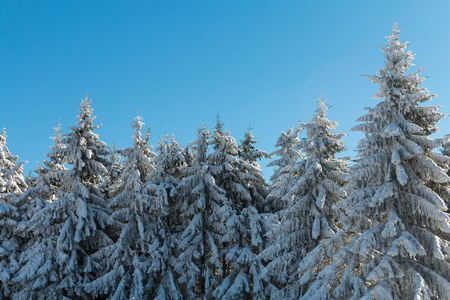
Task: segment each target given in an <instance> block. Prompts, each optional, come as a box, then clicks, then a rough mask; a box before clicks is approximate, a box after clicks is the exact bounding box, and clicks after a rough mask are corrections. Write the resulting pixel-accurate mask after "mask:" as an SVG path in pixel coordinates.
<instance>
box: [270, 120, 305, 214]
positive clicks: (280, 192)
mask: <svg viewBox="0 0 450 300" xmlns="http://www.w3.org/2000/svg"><path fill="white" fill-rule="evenodd" d="M299 133H300V128H296V129H294V128H293V127H290V128H289V130H288V131H286V132H282V133H281V135H280V137H279V138H278V139H277V143H276V144H275V147H276V148H279V149H277V150H275V151H274V152H272V153H270V156H271V157H273V156H278V157H279V158H278V159H275V160H274V161H272V162H270V163H269V164H268V165H267V166H268V167H277V168H276V169H275V171H274V173H273V175H272V176H271V177H270V180H271V181H272V182H271V185H270V187H269V194H268V195H267V200H266V202H267V203H268V205H270V207H271V208H272V211H278V210H280V209H283V208H286V207H288V206H289V205H290V203H289V201H288V202H286V201H285V199H284V198H283V197H284V195H286V194H287V192H288V190H289V187H290V186H291V185H292V183H293V182H294V178H295V177H296V176H299V175H300V173H299V172H301V170H299V169H298V167H299V162H300V161H301V160H302V159H304V155H303V153H301V151H300V150H299V142H300V140H299V138H298V135H299Z"/></svg>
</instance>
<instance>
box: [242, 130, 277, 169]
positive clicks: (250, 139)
mask: <svg viewBox="0 0 450 300" xmlns="http://www.w3.org/2000/svg"><path fill="white" fill-rule="evenodd" d="M257 143H259V141H258V140H255V136H254V135H253V133H252V128H251V127H250V126H249V127H248V129H247V131H245V133H244V139H242V140H241V144H240V145H239V157H241V158H243V159H244V160H246V161H247V162H249V163H251V164H255V165H257V161H258V160H261V159H263V158H270V156H269V154H268V153H267V152H266V151H262V150H260V149H258V148H256V146H255V144H257Z"/></svg>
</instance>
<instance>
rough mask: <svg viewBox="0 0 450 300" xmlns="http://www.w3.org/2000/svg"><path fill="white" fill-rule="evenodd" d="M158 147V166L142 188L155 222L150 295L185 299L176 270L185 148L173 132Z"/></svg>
mask: <svg viewBox="0 0 450 300" xmlns="http://www.w3.org/2000/svg"><path fill="white" fill-rule="evenodd" d="M157 151H158V156H157V157H155V159H154V162H155V168H156V170H155V171H153V172H151V173H150V174H149V176H148V182H147V183H146V185H145V186H144V189H143V190H144V192H145V193H147V194H148V195H150V208H149V214H150V215H151V216H152V220H153V222H154V226H155V228H154V230H153V232H152V233H153V236H152V238H151V240H152V241H151V245H150V248H149V250H150V251H149V254H150V256H151V258H150V260H151V266H150V274H149V275H150V277H151V279H150V280H151V286H150V289H151V290H150V294H149V295H150V297H151V298H152V299H159V300H164V299H173V300H175V299H183V295H182V293H181V291H180V289H179V287H178V282H177V276H176V272H175V271H174V269H175V267H176V264H177V258H176V255H177V254H176V251H177V246H178V237H177V234H178V231H179V230H180V229H179V228H180V227H181V226H180V225H181V224H180V218H179V216H178V209H179V205H178V203H177V200H178V192H177V190H176V186H177V185H178V184H179V183H180V180H181V173H182V172H181V170H182V169H183V168H184V166H185V161H184V157H183V155H182V153H183V149H182V148H181V147H180V145H179V144H178V142H177V141H176V140H175V137H174V136H172V138H171V140H170V141H169V139H168V136H167V135H166V134H165V135H163V136H162V137H161V139H160V142H159V144H158V147H157Z"/></svg>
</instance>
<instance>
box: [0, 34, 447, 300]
mask: <svg viewBox="0 0 450 300" xmlns="http://www.w3.org/2000/svg"><path fill="white" fill-rule="evenodd" d="M381 51H382V53H383V55H384V57H385V65H384V66H382V67H381V68H380V69H379V70H378V72H377V73H376V74H375V75H366V77H367V79H368V80H369V81H371V82H373V83H375V84H377V85H378V87H379V89H378V92H377V93H376V94H375V95H374V96H373V97H374V98H375V99H378V100H377V102H378V103H377V104H376V105H375V106H373V107H367V108H366V114H365V115H364V116H361V117H360V118H359V119H357V120H356V123H355V126H354V127H353V129H352V130H354V131H359V132H362V133H363V134H364V138H362V139H361V140H360V141H359V143H358V144H357V149H355V151H356V152H355V153H356V155H355V157H346V156H344V155H343V152H344V151H345V150H347V148H346V146H345V144H344V141H343V138H344V137H345V133H343V132H339V130H338V128H337V127H338V123H337V122H336V121H334V120H329V119H328V118H327V112H328V109H330V105H329V104H328V102H326V101H325V100H324V99H323V98H322V97H321V98H318V99H317V101H316V102H317V109H316V111H315V112H314V113H312V114H311V115H309V118H306V116H305V120H304V121H305V122H301V121H299V122H298V125H297V126H293V127H291V128H287V130H286V131H284V132H281V133H280V135H279V138H278V139H277V141H274V142H275V143H274V144H275V151H274V152H272V153H267V152H265V151H263V150H261V149H258V148H257V143H258V141H257V139H256V137H255V136H254V135H253V133H252V130H251V129H250V128H249V129H248V130H247V131H246V132H245V134H244V136H243V137H242V139H240V140H236V138H235V137H233V136H232V135H231V133H230V131H229V129H228V128H227V127H226V126H224V124H223V122H222V120H221V119H220V117H219V116H217V122H216V124H215V125H214V127H211V128H210V127H208V126H206V125H205V124H204V125H203V126H201V127H199V128H198V129H197V132H196V139H195V140H194V141H192V142H190V143H188V144H187V145H183V146H182V145H180V144H179V143H178V142H177V140H176V138H175V137H174V136H170V135H169V134H163V135H161V137H159V142H158V143H157V144H155V145H151V144H150V133H149V131H148V130H144V128H145V126H144V125H145V124H144V120H143V119H142V117H141V116H139V115H137V116H136V118H135V119H134V120H130V121H132V122H131V127H130V131H129V132H130V134H132V139H130V141H129V147H128V148H124V149H117V148H116V147H115V146H114V145H107V144H106V143H105V142H103V141H102V140H101V138H100V136H99V135H98V134H97V133H96V130H97V129H98V128H99V127H100V126H101V124H100V123H98V122H96V120H95V119H96V117H95V115H94V112H93V106H92V103H91V100H90V99H89V97H86V98H84V99H83V100H82V101H81V104H80V107H79V112H78V115H77V117H78V121H77V122H76V124H74V125H73V126H71V127H68V128H67V130H66V131H65V132H63V129H62V125H61V123H59V124H58V125H57V126H56V127H55V132H54V137H52V140H53V144H52V145H51V146H50V151H49V152H48V153H47V154H46V160H44V161H42V162H40V163H39V166H38V168H37V169H36V170H35V171H34V174H33V176H31V175H30V176H24V174H23V172H24V171H23V165H24V163H23V162H20V161H19V160H18V157H17V156H16V155H14V154H13V153H10V151H9V150H8V147H7V135H6V130H5V129H3V131H2V132H1V134H0V299H14V300H19V299H22V300H29V299H159V300H162V299H171V300H179V299H205V300H208V299H221V300H232V299H320V300H324V299H365V300H369V299H373V300H376V299H383V300H386V299H416V300H419V299H423V300H425V299H450V211H449V205H450V186H449V184H450V177H449V174H450V171H449V168H450V135H447V136H446V133H443V134H441V137H438V138H434V136H436V133H437V132H438V131H439V128H438V122H439V121H440V120H441V119H442V118H444V117H445V114H444V113H442V112H440V109H441V106H440V105H437V104H428V101H430V103H432V102H433V101H432V100H433V98H434V97H435V95H434V94H433V93H431V92H429V91H428V90H427V89H426V88H425V87H423V82H424V80H425V78H424V77H422V76H421V73H420V72H421V71H422V69H420V68H419V69H418V71H416V72H411V71H410V70H409V68H410V67H411V66H412V65H413V64H412V60H413V59H414V55H413V54H412V52H410V51H408V50H407V43H404V42H400V41H399V30H398V29H397V26H396V25H394V28H393V29H392V34H391V35H390V36H389V37H388V38H387V42H386V44H385V45H383V46H382V47H381ZM369 97H370V95H368V98H369ZM301 117H302V118H303V116H301ZM193 130H195V129H193ZM432 136H433V137H432ZM262 158H269V159H270V163H269V166H270V167H272V168H273V170H274V172H273V174H272V175H271V177H270V179H269V178H264V177H263V174H262V171H261V167H260V164H259V162H260V160H261V159H262Z"/></svg>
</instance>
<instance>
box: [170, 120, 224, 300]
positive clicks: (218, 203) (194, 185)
mask: <svg viewBox="0 0 450 300" xmlns="http://www.w3.org/2000/svg"><path fill="white" fill-rule="evenodd" d="M211 143H212V142H211V133H210V131H209V130H208V129H207V128H206V126H205V125H203V127H201V128H199V129H198V132H197V139H196V140H195V141H193V142H192V143H191V145H192V149H193V151H194V157H193V160H192V163H191V164H190V166H188V167H186V168H185V171H184V174H185V176H186V177H185V178H184V179H183V180H182V181H181V182H180V183H179V184H178V186H177V191H178V193H179V195H180V199H181V201H182V203H181V207H180V218H181V225H184V230H183V232H181V234H180V242H179V246H178V253H179V255H178V263H177V266H176V271H177V272H178V273H179V274H180V278H179V279H178V281H179V282H180V283H181V289H182V291H183V293H185V294H186V297H187V298H188V299H197V298H198V299H205V300H206V299H211V298H212V292H213V290H214V288H215V287H216V286H217V285H218V283H219V280H220V276H221V274H222V267H221V260H220V253H219V251H220V249H221V245H222V244H221V240H222V236H223V235H224V233H225V231H226V228H225V226H224V224H223V223H221V218H220V215H219V211H220V209H221V207H222V206H223V205H224V203H225V200H226V198H225V191H224V190H223V189H221V188H220V187H218V186H217V184H216V181H215V179H214V177H213V174H212V169H213V168H212V166H211V165H209V163H208V162H207V155H208V151H209V146H210V144H211Z"/></svg>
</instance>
